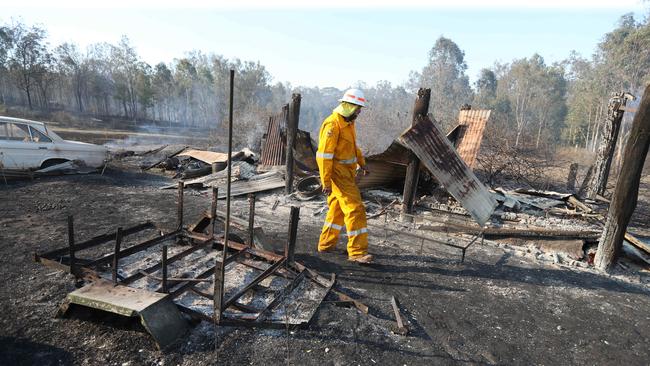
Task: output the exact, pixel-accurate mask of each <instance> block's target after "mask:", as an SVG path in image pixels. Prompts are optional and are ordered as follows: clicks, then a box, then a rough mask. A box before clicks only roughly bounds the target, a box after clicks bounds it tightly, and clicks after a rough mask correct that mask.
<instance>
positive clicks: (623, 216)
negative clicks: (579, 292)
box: [594, 85, 650, 271]
mask: <svg viewBox="0 0 650 366" xmlns="http://www.w3.org/2000/svg"><path fill="white" fill-rule="evenodd" d="M648 146H650V85H648V86H646V89H645V92H644V94H643V99H642V100H641V104H640V105H639V109H638V111H637V113H636V115H635V116H634V121H632V130H631V131H630V137H629V140H628V142H627V144H626V146H625V153H624V154H623V164H622V166H621V173H620V175H619V176H618V181H617V182H616V188H615V189H614V195H613V196H612V203H611V204H610V205H609V212H608V213H607V221H606V222H605V227H604V229H603V233H602V235H601V237H600V241H599V242H598V251H597V252H596V258H595V261H594V264H595V266H596V267H597V268H598V269H600V270H603V271H605V270H608V269H610V268H611V266H612V265H613V264H614V263H615V261H616V259H617V258H618V255H619V253H620V251H621V247H622V245H623V237H624V236H625V231H626V229H627V224H628V223H629V222H630V217H631V216H632V213H633V212H634V209H635V207H636V202H637V198H638V195H639V181H640V179H641V171H642V170H643V163H644V162H645V158H646V156H647V154H648Z"/></svg>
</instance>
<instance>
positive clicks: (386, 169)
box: [357, 158, 406, 189]
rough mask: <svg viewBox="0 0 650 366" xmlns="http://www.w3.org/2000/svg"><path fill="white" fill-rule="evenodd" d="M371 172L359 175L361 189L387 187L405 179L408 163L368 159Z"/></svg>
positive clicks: (358, 184) (358, 183)
mask: <svg viewBox="0 0 650 366" xmlns="http://www.w3.org/2000/svg"><path fill="white" fill-rule="evenodd" d="M366 163H367V164H368V169H369V170H370V174H368V175H366V176H359V179H358V182H357V186H358V187H359V189H369V188H380V187H384V188H385V187H386V186H388V185H390V184H391V183H394V182H397V181H403V180H404V175H405V174H406V165H401V164H394V163H389V162H386V161H381V160H374V159H370V158H368V159H366Z"/></svg>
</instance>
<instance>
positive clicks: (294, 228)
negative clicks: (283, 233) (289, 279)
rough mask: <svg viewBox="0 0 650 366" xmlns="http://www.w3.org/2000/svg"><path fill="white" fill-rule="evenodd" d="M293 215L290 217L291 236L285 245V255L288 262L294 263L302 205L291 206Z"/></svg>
mask: <svg viewBox="0 0 650 366" xmlns="http://www.w3.org/2000/svg"><path fill="white" fill-rule="evenodd" d="M290 215H291V216H290V217H289V238H288V240H287V245H286V246H285V247H284V257H285V258H286V259H287V262H286V263H287V264H288V265H290V264H292V263H293V258H294V253H295V251H296V240H297V239H298V220H300V207H296V206H291V214H290Z"/></svg>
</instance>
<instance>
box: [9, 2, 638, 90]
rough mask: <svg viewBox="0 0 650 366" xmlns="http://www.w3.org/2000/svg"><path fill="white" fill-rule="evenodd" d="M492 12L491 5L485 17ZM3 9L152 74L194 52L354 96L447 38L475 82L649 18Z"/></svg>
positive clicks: (411, 10) (418, 10) (376, 10)
mask: <svg viewBox="0 0 650 366" xmlns="http://www.w3.org/2000/svg"><path fill="white" fill-rule="evenodd" d="M486 3H489V6H488V5H485V4H486ZM51 4H52V2H51V1H37V0H22V1H8V2H7V1H4V2H3V3H2V4H1V5H0V22H8V21H10V19H11V18H20V19H22V20H23V21H24V22H26V23H28V24H35V23H36V24H40V25H42V26H43V27H44V28H46V29H47V30H48V31H49V40H50V43H51V44H52V45H57V44H59V43H61V42H64V41H72V42H75V43H78V44H80V45H81V46H86V45H88V44H91V43H96V42H110V43H117V42H118V41H119V39H120V37H121V35H127V36H128V37H129V39H130V40H131V43H132V44H133V46H135V48H136V50H137V51H138V53H139V55H140V56H141V57H142V58H143V59H144V60H145V61H146V62H148V63H150V64H152V65H153V64H156V63H158V62H160V61H164V62H171V61H172V60H173V59H174V58H179V57H182V56H183V55H184V54H185V53H186V52H188V51H191V50H201V51H203V52H205V53H216V54H220V55H223V56H225V57H227V58H240V59H242V60H251V61H259V62H260V63H262V64H263V65H264V66H266V68H267V70H268V71H269V72H270V73H271V75H272V76H273V77H274V81H282V82H284V81H288V82H290V83H291V84H292V85H294V86H298V85H306V86H316V85H317V86H321V87H325V86H335V87H338V88H341V89H343V88H346V87H348V86H349V85H351V84H353V83H354V82H356V81H357V80H362V81H365V82H366V83H368V84H371V85H372V84H374V83H376V82H377V81H379V80H388V81H390V82H392V83H394V84H400V83H402V82H404V81H405V80H406V79H407V77H408V74H409V72H410V71H412V70H420V69H421V68H422V66H423V65H424V64H425V63H426V60H427V54H428V52H429V50H430V49H431V47H432V46H433V44H434V42H435V40H436V39H437V38H438V37H439V36H440V35H444V36H445V37H448V38H451V39H452V40H453V41H454V42H456V43H457V44H458V45H459V46H460V48H461V49H463V50H464V51H465V56H466V62H467V64H468V66H469V69H468V74H469V76H470V78H471V79H472V80H474V79H475V78H476V75H477V74H478V72H479V70H480V69H481V68H483V67H490V66H491V65H493V64H494V62H495V61H501V62H508V61H510V60H512V59H513V58H522V57H529V56H531V55H532V54H533V53H535V52H538V53H540V54H541V55H542V56H543V57H544V58H545V59H546V60H547V62H549V63H551V62H553V61H559V60H561V59H564V58H566V57H567V56H568V55H569V52H570V51H571V50H576V51H578V52H580V53H581V54H582V55H583V56H586V57H589V56H590V55H591V54H592V53H593V51H594V50H595V47H596V44H597V43H598V42H599V41H600V39H601V37H602V36H603V35H604V34H605V33H606V32H608V31H610V30H612V29H613V28H614V27H615V26H616V22H617V20H618V19H619V17H620V16H621V15H623V14H625V13H627V12H635V16H636V17H637V19H641V18H642V17H643V16H644V14H648V10H647V9H648V5H650V4H648V3H646V4H645V5H643V4H641V3H640V2H639V1H635V0H622V1H618V2H612V1H602V0H595V1H594V0H592V1H583V0H573V1H558V0H550V1H528V2H526V1H514V0H498V1H490V2H485V1H478V0H462V1H461V0H457V1H453V2H450V1H445V2H442V1H420V0H402V1H399V2H388V1H368V0H359V1H341V0H330V1H297V0H291V1H290V0H284V1H223V2H205V1H198V0H184V1H182V2H179V1H177V0H176V1H171V0H157V1H136V0H131V1H122V0H114V1H111V2H92V1H57V2H56V4H57V6H56V7H53V6H52V5H51Z"/></svg>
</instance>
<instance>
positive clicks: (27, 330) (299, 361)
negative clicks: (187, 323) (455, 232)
mask: <svg viewBox="0 0 650 366" xmlns="http://www.w3.org/2000/svg"><path fill="white" fill-rule="evenodd" d="M166 182H167V181H166V180H165V179H164V178H160V177H158V176H156V175H151V174H142V173H137V172H131V171H122V170H116V169H113V170H108V171H107V172H106V174H105V175H104V176H99V175H89V176H65V177H51V178H44V179H39V180H36V181H33V182H32V181H28V182H14V183H10V184H9V185H3V186H1V188H0V202H1V205H0V278H1V279H2V285H0V309H1V313H0V321H1V322H2V324H0V327H2V333H1V334H2V335H1V336H0V364H3V365H5V364H6V365H16V364H38V365H59V364H63V365H67V364H75V365H76V364H79V365H99V364H102V365H103V364H108V365H124V364H128V365H153V364H159V365H161V364H164V365H177V364H181V365H208V364H227V365H244V364H253V365H274V364H280V363H283V364H295V365H355V364H359V365H374V364H379V365H404V364H406V365H418V364H420V365H425V364H426V365H428V364H462V363H470V364H522V365H528V364H551V365H555V364H611V365H621V364H624V365H647V364H648V360H650V347H649V346H648V345H649V344H650V342H649V341H650V339H649V338H650V297H649V295H650V291H648V285H647V284H644V282H645V281H647V278H638V279H634V280H635V281H630V282H637V283H636V284H633V283H628V282H624V281H619V280H614V279H613V278H610V277H607V276H604V275H600V274H597V273H595V272H593V271H585V270H582V269H573V268H570V267H562V266H556V265H548V264H542V263H536V262H534V261H531V260H530V259H527V258H522V257H518V256H513V255H511V253H510V252H507V251H505V250H502V249H501V248H497V247H494V246H489V245H484V246H481V245H476V246H473V247H472V248H471V249H470V250H469V251H468V253H467V259H466V261H465V263H463V264H460V263H459V261H458V258H459V257H458V253H454V252H451V251H447V250H442V249H441V250H437V249H430V250H429V251H428V252H427V253H429V254H425V255H418V254H416V253H417V252H418V250H417V248H419V243H410V242H409V241H408V240H407V239H403V241H402V245H400V247H399V248H398V247H395V246H391V245H383V246H382V245H379V242H380V237H381V236H380V237H375V236H373V237H372V238H371V239H372V244H371V251H372V252H373V253H375V254H376V255H377V264H375V265H373V266H366V267H363V266H359V265H355V264H351V263H349V262H347V260H346V256H345V254H344V253H343V252H339V253H331V254H317V253H316V250H315V243H316V241H317V239H318V233H319V231H320V224H321V220H322V217H321V216H318V215H314V212H317V211H318V205H319V204H318V203H317V202H316V203H314V202H311V203H308V204H305V205H304V206H303V208H302V209H301V221H300V232H299V241H298V251H297V260H298V261H301V262H303V263H304V264H306V265H307V266H309V267H311V268H313V269H316V270H318V271H320V272H322V273H336V275H337V279H338V281H337V285H336V288H337V289H339V290H340V291H342V292H345V293H347V294H349V295H350V296H352V297H355V298H358V299H359V300H361V301H363V302H364V303H366V304H367V305H368V306H369V307H370V315H368V316H366V315H363V314H361V313H359V312H358V311H357V310H356V309H354V308H346V307H339V306H337V305H335V304H334V303H331V302H325V303H323V304H322V305H321V307H320V309H319V311H318V312H317V313H316V315H315V317H314V318H313V322H312V324H311V325H310V326H309V327H308V328H307V329H296V330H289V329H286V330H263V329H238V328H223V327H222V328H217V327H214V326H213V325H212V324H207V323H201V324H199V325H197V326H196V327H194V328H193V331H192V333H191V334H189V335H188V337H187V339H186V340H184V341H183V342H182V344H179V345H177V346H176V347H175V348H173V349H172V350H169V351H167V352H164V353H163V352H159V351H157V350H156V349H155V345H154V343H153V341H152V340H151V339H150V338H149V336H148V335H147V334H146V333H144V332H143V331H142V330H141V328H140V327H138V326H137V324H133V323H132V322H126V321H124V320H116V319H114V318H111V317H92V316H90V315H88V314H86V315H81V316H80V317H75V318H72V319H56V318H54V317H53V315H54V314H55V312H56V310H57V307H58V305H59V304H60V302H61V300H62V299H63V298H64V297H65V295H66V293H67V292H69V291H71V290H73V289H74V283H73V279H72V278H71V277H70V276H68V275H66V274H63V273H60V272H57V271H55V270H53V269H50V268H48V267H44V266H42V265H40V264H38V263H34V262H33V253H34V252H42V251H45V250H48V249H53V248H56V247H60V246H63V245H65V243H66V231H65V226H66V215H67V214H68V213H72V214H73V215H75V227H76V231H77V238H78V240H83V239H84V238H89V237H91V236H94V235H96V234H99V233H105V232H109V231H111V232H112V231H113V230H114V229H115V228H116V227H118V226H123V227H127V226H129V225H133V224H136V223H140V222H143V221H145V220H151V221H155V222H158V223H161V224H162V225H163V226H164V227H167V228H169V229H171V228H172V227H173V226H174V223H175V220H176V202H175V200H176V191H175V190H160V189H158V186H160V185H163V184H164V183H166ZM277 198H278V196H277V194H276V195H271V194H270V195H266V196H263V197H260V199H259V202H258V209H257V214H258V222H259V223H260V224H261V225H262V226H263V227H264V228H265V231H266V232H267V234H268V235H269V237H270V238H272V239H273V240H275V241H277V242H283V241H284V240H286V232H287V222H288V220H287V218H288V216H289V214H288V213H289V209H288V205H285V204H284V203H283V204H281V205H280V206H279V207H278V208H277V209H276V210H274V211H272V210H271V207H272V206H273V203H274V201H275V200H276V199H277ZM222 202H223V201H220V203H219V204H220V205H222ZM208 206H209V198H208V197H206V196H204V195H201V194H198V193H196V192H193V191H187V193H186V217H187V218H188V220H187V221H188V222H189V221H191V219H192V218H194V217H196V216H197V215H198V214H199V213H200V212H201V211H203V210H205V209H207V208H208ZM246 207H247V204H246V202H245V201H244V200H241V199H238V200H236V201H235V202H234V209H233V212H234V214H235V215H239V216H245V213H246ZM341 248H343V246H342V245H341ZM393 295H394V296H396V297H397V299H398V300H399V301H400V303H401V308H402V311H403V313H404V315H405V317H406V319H407V320H408V326H409V328H410V330H411V331H410V333H409V335H408V336H400V335H395V334H393V333H392V332H391V331H390V330H391V328H392V327H393V326H394V323H395V321H394V315H393V312H392V309H391V305H390V297H391V296H393ZM326 300H327V301H330V300H333V299H331V298H329V297H328V298H327V299H326Z"/></svg>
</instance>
